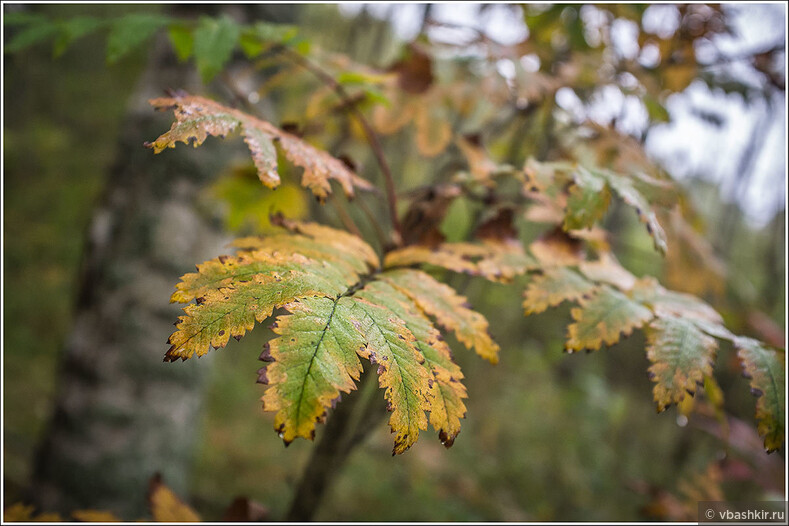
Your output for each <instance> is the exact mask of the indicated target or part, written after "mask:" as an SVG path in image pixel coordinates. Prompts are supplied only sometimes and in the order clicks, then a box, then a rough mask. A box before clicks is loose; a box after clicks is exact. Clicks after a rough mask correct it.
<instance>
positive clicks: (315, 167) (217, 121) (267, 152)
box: [148, 94, 372, 199]
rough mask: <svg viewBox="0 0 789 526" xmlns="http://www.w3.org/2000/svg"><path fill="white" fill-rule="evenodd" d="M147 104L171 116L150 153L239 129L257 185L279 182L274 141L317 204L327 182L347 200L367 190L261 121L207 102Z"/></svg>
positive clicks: (338, 165)
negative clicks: (297, 170)
mask: <svg viewBox="0 0 789 526" xmlns="http://www.w3.org/2000/svg"><path fill="white" fill-rule="evenodd" d="M150 103H151V105H153V106H154V107H155V108H156V109H158V110H166V109H173V110H174V112H175V122H174V123H173V125H172V127H171V128H170V130H169V131H167V132H166V133H164V134H162V135H161V136H160V137H159V138H157V139H156V140H155V141H154V142H153V143H149V144H148V146H149V147H151V148H153V150H154V153H160V152H161V151H163V150H164V149H165V148H174V147H175V144H176V143H177V142H179V141H181V142H184V143H186V144H188V143H189V142H190V141H193V144H194V145H195V146H199V145H200V144H202V143H203V141H205V139H206V138H207V137H208V136H209V135H214V136H220V137H224V136H226V135H227V134H228V133H230V132H232V131H233V130H235V129H236V128H238V127H240V128H241V132H242V134H243V135H244V139H245V141H246V143H247V145H248V146H249V148H250V151H251V153H252V157H253V159H254V161H255V166H256V167H257V168H258V175H259V177H260V180H261V181H262V182H263V184H265V185H266V186H268V187H270V188H276V187H277V185H279V182H280V179H279V175H278V174H277V162H276V156H275V155H274V152H273V148H272V146H271V145H272V143H273V142H276V143H277V144H279V145H280V147H281V148H282V150H283V151H284V152H285V156H286V157H287V158H288V159H289V160H290V161H291V162H292V163H293V164H295V165H297V166H301V167H302V168H304V173H303V175H302V179H301V184H302V186H305V187H307V188H309V189H310V190H312V192H313V193H314V194H315V195H316V196H317V197H318V198H319V199H325V198H326V196H327V195H328V194H329V193H331V185H330V183H329V182H330V180H335V181H337V182H338V183H340V185H341V186H342V187H343V190H344V191H345V193H346V195H348V196H349V197H351V196H353V195H354V187H357V188H364V189H370V188H372V186H371V185H370V183H368V182H367V181H365V180H364V179H361V178H360V177H359V176H357V175H356V174H354V173H353V172H352V171H351V170H350V169H348V168H347V167H346V166H345V164H344V163H343V162H342V161H340V160H338V159H335V158H334V157H332V156H331V155H329V154H328V153H326V152H324V151H322V150H318V149H317V148H315V147H314V146H312V145H310V144H308V143H306V142H304V141H303V140H302V139H300V138H298V137H296V136H295V135H291V134H289V133H286V132H284V131H282V130H280V129H279V128H277V127H276V126H274V125H272V124H270V123H268V122H266V121H263V120H260V119H257V118H255V117H252V116H251V115H247V114H245V113H243V112H241V111H238V110H235V109H232V108H228V107H226V106H223V105H221V104H219V103H217V102H214V101H212V100H210V99H206V98H203V97H198V96H192V95H185V94H182V95H178V96H175V97H167V98H158V99H152V100H151V101H150Z"/></svg>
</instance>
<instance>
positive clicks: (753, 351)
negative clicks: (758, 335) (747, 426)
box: [734, 337, 786, 453]
mask: <svg viewBox="0 0 789 526" xmlns="http://www.w3.org/2000/svg"><path fill="white" fill-rule="evenodd" d="M734 346H735V348H736V349H737V356H739V357H740V360H742V369H743V375H745V376H747V377H748V378H750V380H751V392H752V393H753V395H754V396H756V397H757V398H758V400H757V401H756V420H757V421H758V424H757V430H758V431H759V435H761V436H762V437H764V447H765V449H767V452H768V453H769V452H772V451H775V450H777V449H780V448H781V446H782V445H783V442H784V436H785V435H784V433H785V432H784V425H785V420H784V419H785V411H786V399H785V398H784V389H785V386H786V372H785V365H784V356H783V354H781V353H778V352H776V351H774V350H772V349H768V348H767V347H765V346H764V344H762V343H761V342H759V341H757V340H753V339H751V338H744V337H740V338H736V339H735V340H734Z"/></svg>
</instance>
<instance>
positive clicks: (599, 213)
mask: <svg viewBox="0 0 789 526" xmlns="http://www.w3.org/2000/svg"><path fill="white" fill-rule="evenodd" d="M573 181H574V182H573V185H572V186H571V187H570V193H569V195H568V197H567V208H566V211H565V216H564V229H565V230H577V229H580V228H591V227H593V226H594V224H595V223H596V222H597V221H599V220H601V219H602V218H603V216H604V215H605V212H606V210H608V204H609V203H610V202H611V192H610V191H609V190H608V185H606V181H605V179H602V178H601V177H598V176H596V175H594V174H592V173H591V172H589V171H588V170H586V169H584V168H582V167H580V166H579V167H578V169H577V170H575V172H574V173H573Z"/></svg>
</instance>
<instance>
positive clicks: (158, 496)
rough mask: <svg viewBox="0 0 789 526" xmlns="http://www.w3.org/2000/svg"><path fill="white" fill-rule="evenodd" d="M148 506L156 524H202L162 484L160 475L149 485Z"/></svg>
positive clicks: (198, 518)
mask: <svg viewBox="0 0 789 526" xmlns="http://www.w3.org/2000/svg"><path fill="white" fill-rule="evenodd" d="M148 506H149V507H150V509H151V515H153V520H155V521H156V522H200V516H199V515H198V514H197V513H195V511H194V510H193V509H192V508H190V507H189V506H187V505H186V504H184V502H183V501H182V500H181V499H179V498H178V495H176V494H175V493H173V490H171V489H170V488H168V487H167V486H165V485H164V484H163V483H162V477H161V475H159V474H157V475H155V476H154V477H153V478H151V481H150V483H149V485H148Z"/></svg>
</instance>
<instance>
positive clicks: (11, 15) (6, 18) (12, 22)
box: [3, 11, 46, 27]
mask: <svg viewBox="0 0 789 526" xmlns="http://www.w3.org/2000/svg"><path fill="white" fill-rule="evenodd" d="M44 21H46V17H45V16H44V15H42V14H41V13H31V12H30V11H11V12H8V13H6V12H4V13H3V27H6V26H23V25H28V24H34V23H38V24H40V23H42V22H44Z"/></svg>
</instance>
